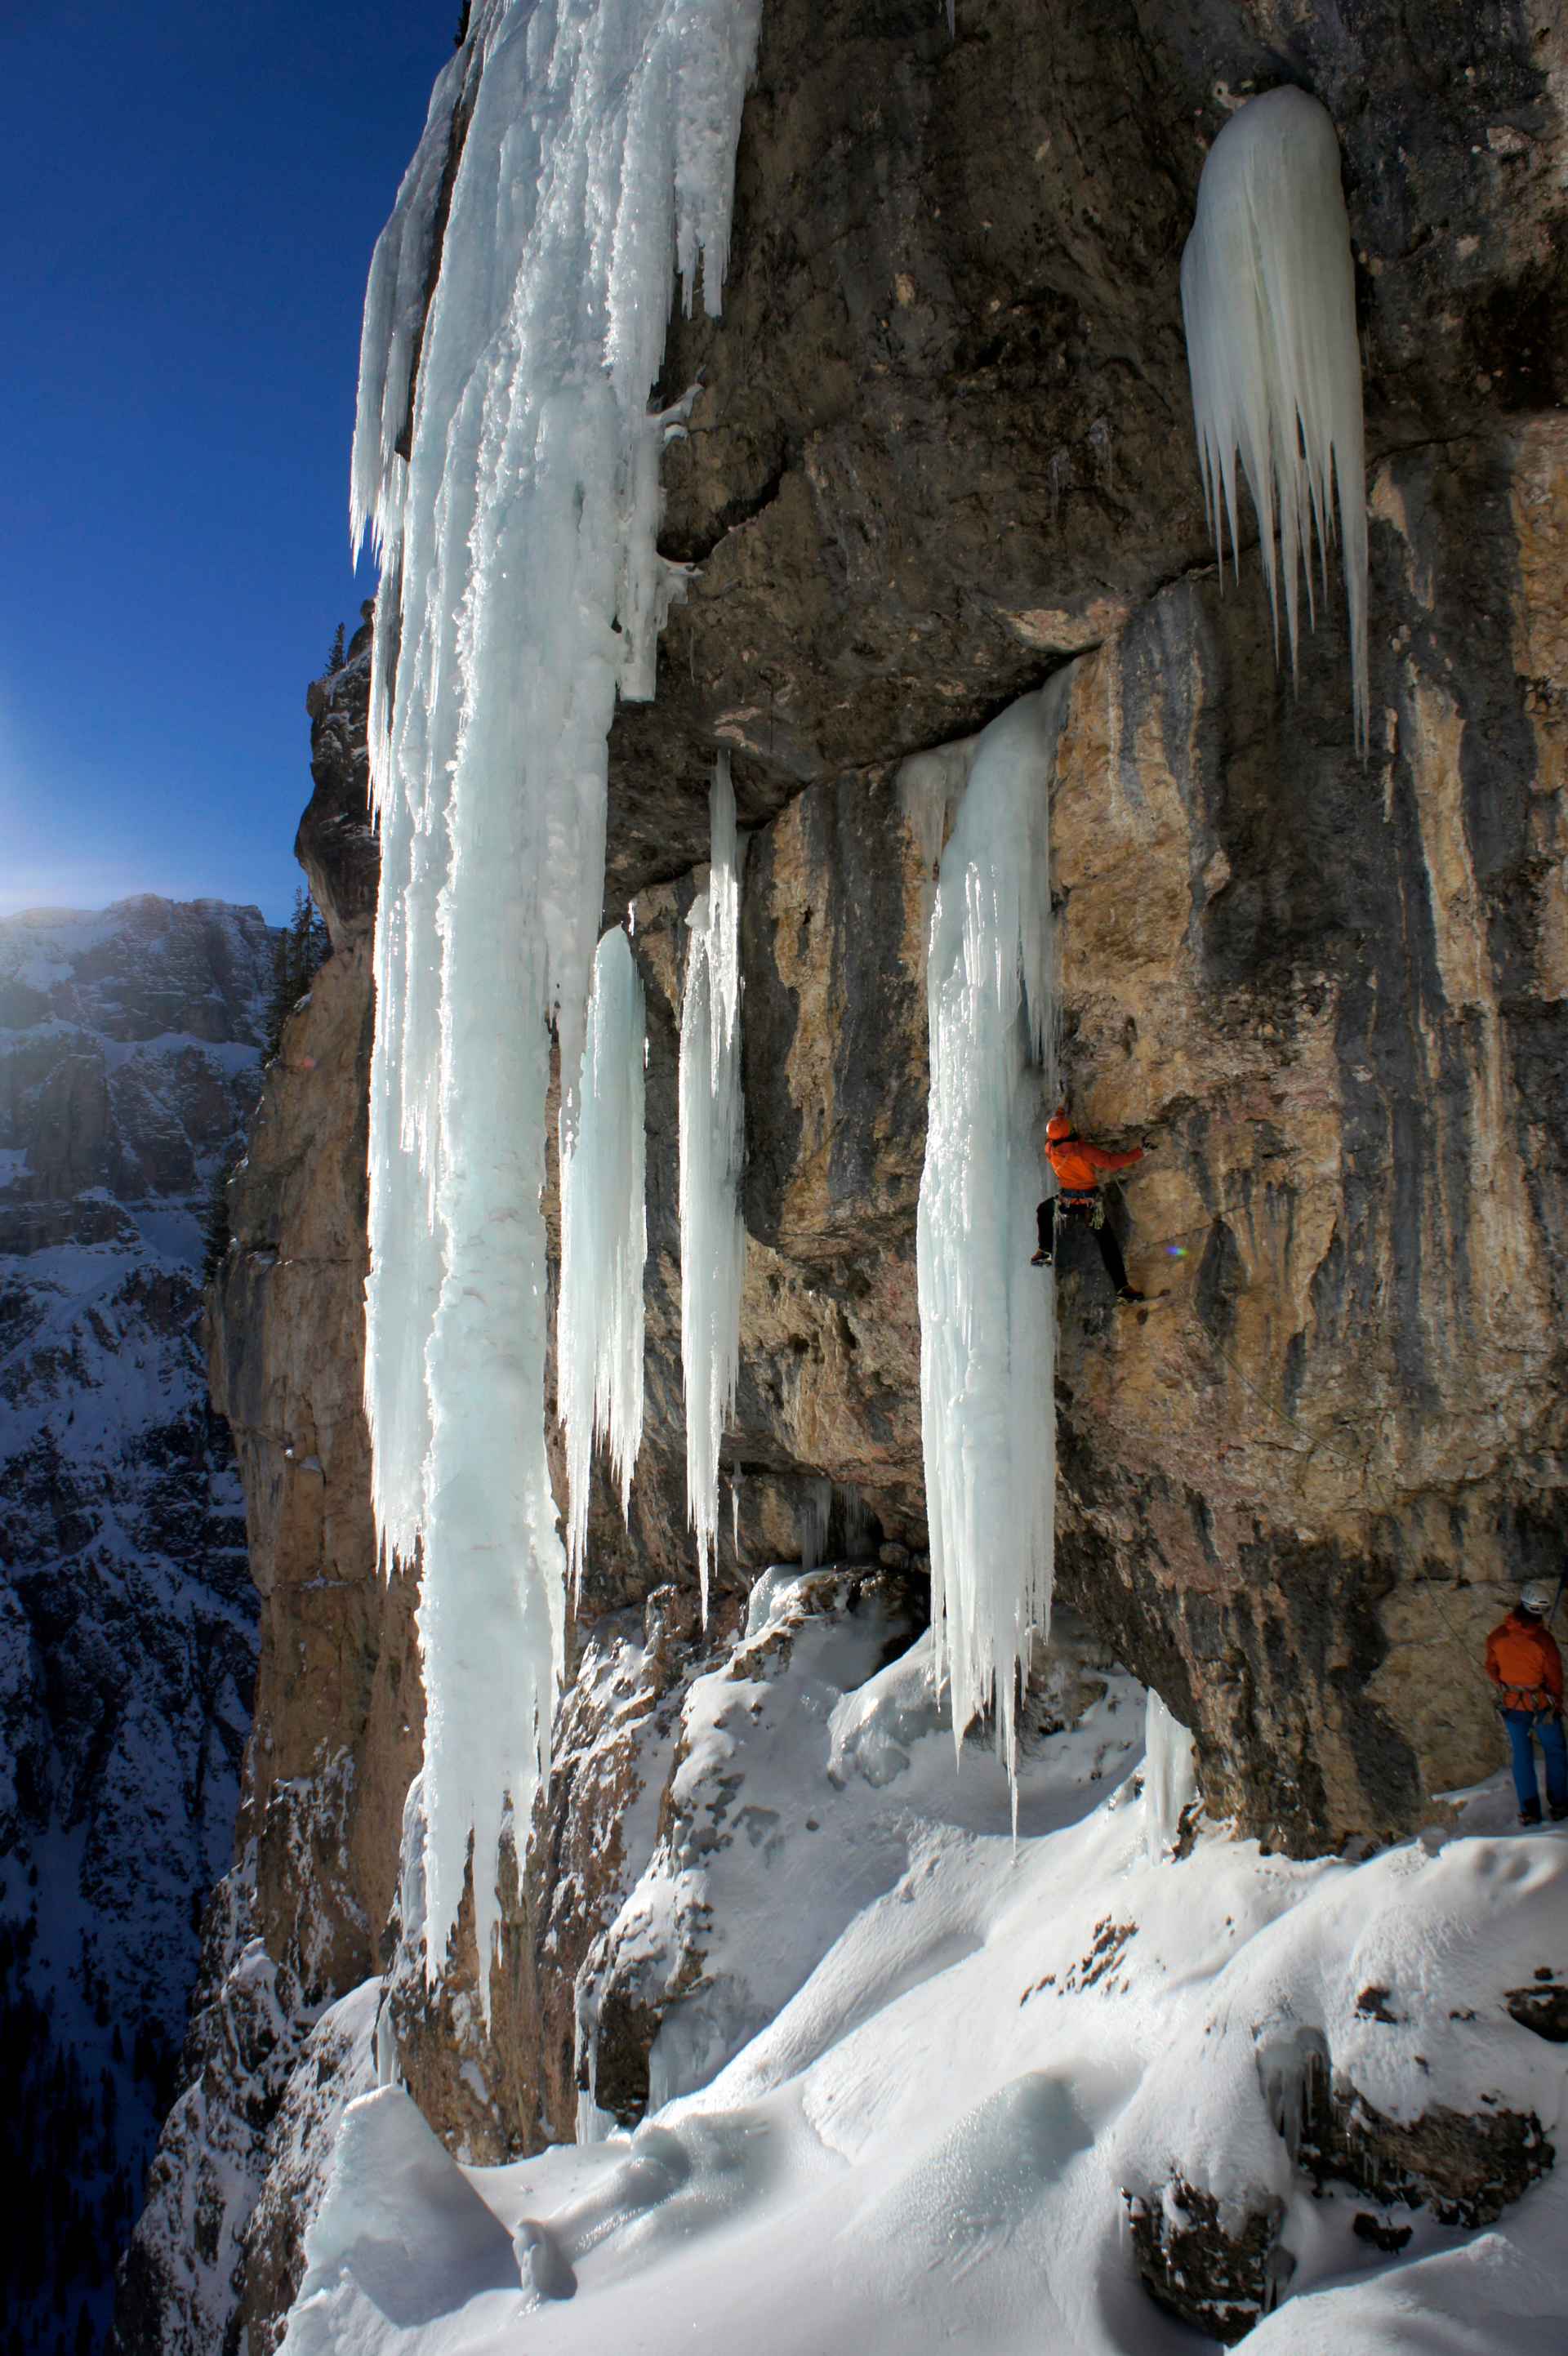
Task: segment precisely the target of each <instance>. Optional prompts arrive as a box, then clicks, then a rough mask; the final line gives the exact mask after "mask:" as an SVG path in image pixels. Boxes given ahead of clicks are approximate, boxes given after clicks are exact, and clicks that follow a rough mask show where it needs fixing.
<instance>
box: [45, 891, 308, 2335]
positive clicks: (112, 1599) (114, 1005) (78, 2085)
mask: <svg viewBox="0 0 1568 2356" xmlns="http://www.w3.org/2000/svg"><path fill="white" fill-rule="evenodd" d="M275 940H276V935H275V933H274V929H273V928H272V927H271V926H268V924H267V923H266V921H265V919H264V918H263V916H262V914H261V912H260V910H259V909H256V908H239V907H232V906H230V905H227V904H226V903H224V902H221V901H218V900H197V901H186V902H176V901H170V900H165V899H160V898H158V897H156V896H154V895H151V894H142V895H139V896H138V897H135V898H133V899H127V900H123V901H119V902H116V903H115V904H114V905H113V906H111V907H109V908H105V909H102V910H99V911H93V912H82V911H75V910H59V909H36V910H28V911H26V912H24V913H22V914H20V915H17V916H9V917H6V918H4V919H0V2047H3V2048H4V2050H5V2052H6V2055H7V2057H8V2058H7V2060H6V2061H5V2064H4V2067H3V2070H0V2075H3V2077H4V2081H5V2083H4V2085H3V2086H0V2118H3V2120H4V2124H3V2125H0V2151H3V2150H4V2147H5V2145H6V2144H7V2143H12V2144H13V2148H12V2150H11V2151H10V2153H9V2154H8V2155H6V2156H7V2157H8V2158H10V2160H11V2163H12V2164H11V2167H10V2168H9V2169H8V2170H7V2175H8V2178H9V2180H10V2181H11V2182H12V2184H13V2185H14V2186H16V2187H17V2188H18V2193H17V2200H18V2202H19V2204H20V2205H19V2207H18V2209H17V2210H16V2212H15V2213H14V2215H13V2219H12V2228H13V2231H14V2233H15V2235H16V2239H15V2243H14V2245H13V2250H14V2254H13V2256H12V2260H11V2263H10V2265H9V2266H8V2273H9V2275H10V2280H11V2292H10V2297H9V2299H8V2317H7V2319H8V2320H9V2322H10V2323H11V2326H12V2329H13V2330H14V2331H22V2332H23V2333H24V2342H25V2344H26V2345H27V2347H28V2349H29V2350H32V2351H38V2356H49V2351H53V2350H55V2349H57V2348H58V2349H61V2350H69V2351H72V2356H75V2351H78V2350H79V2349H83V2350H84V2349H89V2348H95V2347H97V2346H98V2345H100V2344H101V2341H102V2335H103V2332H104V2330H105V2329H106V2327H107V2320H108V2285H109V2277H110V2275H111V2273H112V2269H113V2263H114V2259H115V2256H116V2254H117V2252H118V2248H119V2246H120V2245H121V2244H122V2243H123V2242H124V2238H125V2235H126V2233H127V2232H128V2229H129V2224H130V2222H131V2219H132V2217H133V2216H134V2211H135V2208H136V2207H137V2206H138V2205H139V2202H140V2198H141V2190H142V2178H143V2174H144V2171H145V2164H146V2161H147V2159H148V2158H149V2157H150V2153H151V2147H152V2139H153V2135H154V2133H155V2131H156V2124H157V2120H158V2117H159V2115H161V2112H162V2110H163V2108H164V2107H165V2105H166V2101H167V2099H168V2095H169V2093H170V2092H171V2090H172V2076H173V2069H174V2063H175V2060H176V2056H177V2051H178V2047H179V2042H180V2038H181V2034H182V2030H183V2025H184V2017H185V2010H186V2007H187V2004H188V1997H189V1993H190V1988H191V1985H192V1982H193V1980H194V1977H195V1973H196V1966H197V1962H198V1954H199V1918H200V1911H201V1906H202V1902H203V1901H204V1899H205V1897H206V1894H207V1891H208V1890H209V1888H210V1887H211V1885H212V1883H213V1882H214V1881H215V1880H217V1879H219V1877H220V1874H221V1873H222V1871H223V1870H224V1869H225V1867H226V1865H227V1863H228V1857H229V1850H230V1846H231V1839H232V1833H233V1818H234V1808H235V1802H236V1796H237V1791H238V1781H239V1768H240V1760H241V1754H242V1749H243V1744H244V1740H245V1736H246V1732H247V1730H248V1725H249V1715H250V1695H251V1687H252V1676H253V1670H254V1660H255V1614H256V1607H255V1598H254V1595H253V1592H252V1586H251V1581H250V1579H249V1576H248V1571H247V1567H246V1557H245V1542H244V1523H243V1505H242V1497H241V1494H240V1489H239V1483H238V1481H237V1479H236V1477H235V1474H234V1471H233V1466H232V1459H231V1450H230V1446H229V1440H228V1435H227V1432H226V1431H225V1430H224V1428H223V1426H222V1425H221V1423H220V1422H219V1421H218V1420H217V1419H215V1418H214V1417H213V1416H212V1414H211V1412H210V1409H209V1404H208V1398H207V1385H206V1378H205V1369H204V1366H203V1362H202V1354H201V1342H200V1322H201V1262H202V1251H203V1222H204V1215H205V1214H206V1211H207V1206H208V1204H209V1199H210V1197H211V1194H212V1192H213V1187H214V1183H215V1181H216V1180H217V1179H218V1178H219V1177H220V1173H221V1172H222V1171H223V1169H224V1168H226V1167H227V1166H228V1164H229V1163H230V1162H231V1161H232V1160H233V1158H234V1157H235V1155H236V1153H237V1151H238V1150H239V1145H240V1141H241V1138H242V1131H243V1128H244V1125H245V1122H246V1120H247V1119H248V1118H249V1115H250V1112H251V1109H252V1106H253V1103H254V1099H255V1095H256V1090H257V1087H259V1084H260V1077H261V1061H262V1054H263V1040H264V1036H265V1023H266V1017H267V1012H268V1005H269V1000H270V997H271V994H272V990H273V983H274V944H275ZM51 2155H52V2156H54V2157H55V2158H58V2159H59V2161H60V2163H61V2165H60V2167H59V2169H58V2170H57V2169H55V2168H53V2167H51V2166H49V2165H48V2160H49V2158H50V2156H51ZM71 2179H74V2182H72V2181H71ZM18 2344H24V2343H18Z"/></svg>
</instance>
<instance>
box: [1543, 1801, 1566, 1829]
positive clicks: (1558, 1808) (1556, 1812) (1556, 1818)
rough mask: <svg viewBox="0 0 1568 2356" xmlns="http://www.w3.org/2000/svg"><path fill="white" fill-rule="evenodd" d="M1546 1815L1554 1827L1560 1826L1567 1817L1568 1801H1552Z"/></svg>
mask: <svg viewBox="0 0 1568 2356" xmlns="http://www.w3.org/2000/svg"><path fill="white" fill-rule="evenodd" d="M1548 1814H1549V1815H1551V1818H1552V1823H1553V1824H1554V1825H1560V1824H1561V1823H1562V1822H1563V1818H1564V1817H1565V1816H1568V1800H1553V1801H1552V1806H1551V1808H1550V1809H1549V1811H1548Z"/></svg>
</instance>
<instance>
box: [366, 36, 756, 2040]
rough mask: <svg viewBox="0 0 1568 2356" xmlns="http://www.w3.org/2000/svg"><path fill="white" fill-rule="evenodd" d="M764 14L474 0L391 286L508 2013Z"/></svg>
mask: <svg viewBox="0 0 1568 2356" xmlns="http://www.w3.org/2000/svg"><path fill="white" fill-rule="evenodd" d="M759 13H760V0H598V5H594V6H582V5H567V0H478V5H476V7H475V9H474V13H473V20H472V24H471V27H470V32H469V37H468V40H467V44H466V45H465V47H464V48H463V49H462V50H461V51H460V52H459V53H458V54H457V56H456V58H455V59H453V61H452V63H451V64H450V65H449V66H448V67H447V69H446V71H445V72H444V73H443V75H442V77H441V79H440V80H439V82H438V83H437V85H436V90H435V97H434V99H433V101H432V105H431V111H430V116H429V120H428V122H427V123H426V127H425V131H424V137H423V139H422V141H421V144H420V147H419V150H418V153H417V154H416V155H415V157H414V159H413V164H412V165H411V166H410V168H409V171H408V173H407V175H406V176H405V177H404V180H403V187H402V189H401V190H400V192H399V196H398V200H397V206H396V209H395V210H394V211H393V214H392V219H391V220H390V221H389V223H388V225H387V227H386V229H385V230H383V232H382V234H381V241H380V242H379V244H378V246H377V249H376V254H375V259H374V261H373V262H372V264H371V279H370V286H369V290H368V293H367V296H366V305H365V326H364V338H363V343H362V347H361V352H360V412H359V419H358V423H357V426H356V430H355V441H354V466H353V498H352V512H353V526H354V533H355V538H356V540H358V538H359V536H360V533H361V532H362V530H364V528H365V526H366V525H367V524H369V526H370V528H371V531H372V534H373V538H374V542H375V546H376V549H377V552H378V553H379V555H380V559H381V588H380V592H379V594H378V597H377V603H376V629H375V640H374V656H373V689H372V696H371V774H372V781H373V787H374V794H375V804H376V813H377V817H378V819H379V821H380V826H381V902H380V907H379V911H378V916H377V923H376V950H375V972H376V1033H375V1045H374V1057H373V1066H372V1073H371V1274H370V1278H369V1281H368V1284H367V1367H366V1399H367V1406H368V1409H369V1414H370V1419H371V1433H372V1439H373V1444H374V1451H375V1460H374V1461H375V1469H374V1498H375V1510H376V1516H377V1525H378V1528H379V1530H380V1533H381V1541H382V1545H383V1547H384V1548H385V1549H387V1550H389V1551H391V1552H392V1553H396V1554H397V1555H399V1556H401V1557H402V1558H403V1559H404V1560H405V1561H412V1560H413V1558H414V1557H415V1554H416V1552H419V1551H421V1550H422V1552H423V1584H422V1597H421V1604H420V1638H421V1644H422V1646H423V1650H424V1680H425V1690H426V1694H427V1697H428V1720H427V1732H426V1741H425V1770H424V1772H425V1783H424V1791H425V1801H426V1805H427V1808H428V1812H429V1844H430V1845H429V1900H430V1905H429V1926H430V1929H429V1943H428V1949H427V1962H428V1965H429V1968H430V1970H431V1971H432V1973H433V1974H434V1973H435V1972H436V1971H437V1970H439V1968H440V1967H441V1965H442V1962H443V1959H444V1954H445V1949H446V1935H447V1933H448V1932H449V1930H450V1927H451V1925H452V1923H453V1922H454V1921H455V1919H456V1912H457V1907H458V1901H459V1899H460V1897H461V1893H462V1887H463V1880H464V1872H465V1856H466V1852H467V1844H468V1837H469V1834H470V1832H471V1833H472V1835H473V1840H474V1898H475V1912H476V1931H477V1933H478V1950H479V1954H480V1957H481V1967H480V1972H479V1986H480V1991H481V1997H482V1999H483V2000H485V2001H487V2002H488V1997H489V1972H488V1969H487V1968H486V1967H485V1965H486V1961H487V1960H488V1958H489V1954H490V1952H491V1942H492V1933H493V1931H494V1927H495V1922H496V1897H495V1873H494V1869H493V1867H494V1859H495V1855H496V1849H497V1844H498V1840H499V1834H500V1829H501V1825H502V1820H503V1815H504V1813H505V1811H506V1808H507V1806H508V1804H509V1801H510V1805H511V1806H512V1808H513V1810H514V1811H515V1819H516V1821H517V1822H518V1823H519V1824H520V1825H521V1826H526V1824H527V1822H528V1818H529V1813H530V1805H531V1802H532V1794H533V1791H534V1788H535V1783H536V1780H537V1778H538V1775H539V1774H540V1772H542V1771H543V1770H545V1769H546V1768H547V1767H548V1752H549V1740H550V1720H551V1712H552V1708H553V1700H554V1688H555V1680H556V1676H557V1674H558V1671H559V1668H560V1665H561V1659H562V1650H563V1642H564V1595H563V1583H564V1551H563V1548H562V1545H561V1539H560V1535H559V1532H558V1528H557V1523H556V1512H555V1505H554V1502H553V1496H552V1493H551V1486H550V1477H549V1469H548V1465H547V1462H546V1457H545V1446H544V1356H545V1319H546V1301H547V1286H546V1269H545V1239H544V1227H543V1219H542V1211H541V1203H540V1195H541V1188H542V1182H543V1175H544V1129H545V1096H546V1091H547V1088H548V1086H549V1080H550V1062H551V1027H552V1025H553V1026H554V1028H555V1032H556V1036H557V1038H558V1041H559V1047H560V1060H561V1070H562V1073H563V1075H564V1079H565V1085H566V1087H567V1089H568V1092H570V1090H571V1089H572V1088H573V1087H575V1076H576V1074H577V1073H578V1071H579V1069H580V1066H581V1062H582V1055H583V1048H584V1040H585V1010H586V1003H587V997H588V983H589V971H590V967H591V963H592V960H593V957H594V949H595V944H596V940H597V938H598V933H599V925H600V909H601V904H602V900H603V894H604V855H605V824H606V816H605V812H606V783H607V744H606V740H607V734H608V730H609V725H610V721H611V718H612V716H613V712H614V709H615V701H616V696H617V693H618V691H623V692H624V691H628V689H630V690H631V691H636V692H646V691H647V688H648V686H649V684H650V665H649V660H648V653H649V648H648V638H649V634H650V631H652V630H653V629H655V628H656V627H657V625H658V622H659V619H660V615H661V612H662V609H663V606H664V605H665V603H666V602H667V598H668V594H670V593H671V589H673V588H676V587H678V585H679V584H678V582H676V581H675V580H674V579H673V578H672V577H671V576H668V575H667V573H666V571H665V569H663V568H661V567H660V560H659V558H658V555H657V551H656V549H655V546H654V540H653V534H654V530H655V528H656V525H657V520H658V518H657V508H658V476H657V455H658V447H659V444H660V441H661V440H662V437H663V434H664V431H665V423H666V421H664V420H663V419H661V418H650V416H649V414H648V401H649V396H650V391H651V389H652V386H653V383H654V380H655V378H656V376H657V374H658V370H659V367H660V358H661V354H662V348H663V341H664V330H665V323H666V320H667V319H668V316H669V314H670V309H671V300H672V296H673V292H674V280H675V274H676V271H677V269H678V270H679V271H680V273H681V274H682V278H683V280H684V287H685V298H686V301H687V304H688V305H690V303H691V300H692V296H693V288H694V285H695V283H696V279H697V275H698V272H699V267H700V268H701V274H702V283H703V298H704V301H705V302H706V305H707V307H708V308H709V310H710V311H716V310H717V308H718V295H719V286H720V284H721V281H722V276H723V271H724V265H725V252H726V248H727V243H728V236H729V220H730V205H731V180H732V174H733V166H734V155H735V145H736V136H737V134H738V130H739V123H740V111H741V101H742V97H743V94H744V91H745V85H746V76H747V73H748V72H749V70H750V65H751V61H752V57H753V54H754V51H755V48H756V39H757V22H758V17H759ZM459 141H460V147H461V152H460V155H458V154H457V152H456V150H457V147H458V145H459ZM448 187H449V198H450V201H449V206H448V208H447V210H446V219H445V223H444V225H443V220H442V203H443V198H444V195H445V194H446V190H447V189H448ZM437 261H438V265H439V266H438V269H435V265H436V263H437ZM433 269H435V281H434V291H433V293H432V295H431V298H430V302H429V308H428V312H426V311H425V308H424V301H425V290H426V288H427V286H429V285H430V284H431V273H432V271H433ZM573 1119H574V1115H573V1113H572V1111H571V1108H569V1107H568V1108H567V1115H566V1122H567V1128H568V1130H570V1129H571V1127H572V1122H573Z"/></svg>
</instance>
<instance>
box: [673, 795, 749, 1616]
mask: <svg viewBox="0 0 1568 2356" xmlns="http://www.w3.org/2000/svg"><path fill="white" fill-rule="evenodd" d="M711 813H712V815H711V843H710V851H709V865H708V888H707V890H706V892H705V893H704V894H703V896H702V897H701V898H700V899H699V900H698V901H696V903H695V904H694V905H693V909H692V914H691V917H690V920H689V922H690V927H691V944H690V948H689V949H688V953H687V961H686V990H685V995H684V997H683V999H682V1006H681V1070H680V1099H681V1371H682V1377H683V1380H684V1385H685V1393H686V1509H687V1511H688V1513H689V1514H690V1515H691V1519H692V1527H693V1530H694V1531H695V1532H696V1537H697V1567H698V1572H699V1575H700V1577H701V1580H702V1589H703V1620H704V1622H705V1621H706V1619H707V1614H708V1580H709V1576H710V1574H711V1571H712V1568H713V1560H714V1538H715V1534H716V1531H717V1528H718V1518H719V1442H720V1440H722V1439H723V1437H724V1429H725V1422H726V1420H727V1419H728V1417H729V1413H730V1410H731V1408H733V1407H734V1405H735V1387H736V1376H737V1374H738V1372H739V1367H740V1290H741V1282H742V1280H743V1278H744V1276H745V1273H746V1230H745V1228H744V1226H743V1225H742V1223H741V1209H740V1181H741V1166H742V1162H743V1160H744V1154H745V1131H744V1121H743V1113H742V1105H741V1069H740V844H739V842H738V840H737V835H736V814H735V789H734V787H732V786H731V784H730V774H729V755H728V754H727V753H721V754H720V755H719V756H718V759H717V760H716V762H715V763H714V783H713V794H712V802H711Z"/></svg>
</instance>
